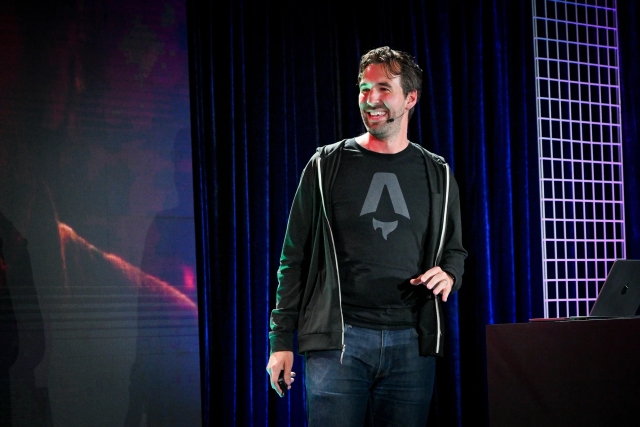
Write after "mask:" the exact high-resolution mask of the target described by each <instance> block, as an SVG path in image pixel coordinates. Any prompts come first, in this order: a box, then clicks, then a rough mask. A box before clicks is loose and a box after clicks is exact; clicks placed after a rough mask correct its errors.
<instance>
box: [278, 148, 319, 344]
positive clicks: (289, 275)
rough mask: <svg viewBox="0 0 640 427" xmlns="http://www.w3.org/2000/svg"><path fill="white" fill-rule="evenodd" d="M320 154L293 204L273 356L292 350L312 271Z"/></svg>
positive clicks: (311, 162) (309, 165)
mask: <svg viewBox="0 0 640 427" xmlns="http://www.w3.org/2000/svg"><path fill="white" fill-rule="evenodd" d="M317 156H318V154H316V155H314V156H313V157H312V158H311V160H309V162H308V163H307V165H306V166H305V168H304V170H303V172H302V176H301V177H300V183H299V185H298V189H297V190H296V194H295V196H294V199H293V203H292V205H291V211H290V212H289V220H288V222H287V230H286V234H285V238H284V243H283V246H282V253H281V255H280V267H279V268H278V275H277V277H278V289H277V291H276V307H275V309H274V310H272V311H271V319H270V328H271V331H270V332H269V343H270V347H271V351H270V352H271V353H273V352H275V351H293V350H294V348H293V333H294V331H295V330H296V329H297V326H298V313H299V311H300V302H301V300H302V295H303V292H304V283H305V281H306V278H307V275H308V269H309V259H310V253H311V238H312V229H313V228H314V222H315V214H316V212H317V209H316V203H317V199H318V197H317V192H318V188H317V187H318V186H317V182H318V180H317V177H316V175H317V172H316V170H315V169H316V168H315V167H314V165H315V161H316V159H317Z"/></svg>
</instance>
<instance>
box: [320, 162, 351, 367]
mask: <svg viewBox="0 0 640 427" xmlns="http://www.w3.org/2000/svg"><path fill="white" fill-rule="evenodd" d="M318 183H319V186H320V200H321V201H322V213H323V214H324V219H325V220H326V221H327V226H328V227H329V237H331V246H332V249H333V257H334V262H335V266H336V279H337V280H338V301H339V303H340V326H341V328H342V352H341V353H340V364H342V357H343V356H344V351H345V349H346V346H345V344H344V316H343V314H342V289H341V287H340V274H339V271H338V255H337V254H336V250H335V249H336V244H335V242H334V240H333V231H332V230H331V224H329V217H328V216H327V208H326V206H325V204H324V192H323V191H322V170H321V168H320V157H318Z"/></svg>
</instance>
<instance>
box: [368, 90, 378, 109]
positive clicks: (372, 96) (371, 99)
mask: <svg viewBox="0 0 640 427" xmlns="http://www.w3.org/2000/svg"><path fill="white" fill-rule="evenodd" d="M379 102H380V92H379V91H377V90H375V89H371V90H370V91H369V94H368V96H367V104H369V105H376V104H378V103H379Z"/></svg>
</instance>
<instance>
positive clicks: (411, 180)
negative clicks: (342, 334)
mask: <svg viewBox="0 0 640 427" xmlns="http://www.w3.org/2000/svg"><path fill="white" fill-rule="evenodd" d="M331 207H332V210H333V212H332V213H333V216H332V217H333V231H334V237H335V244H336V249H337V256H338V265H339V268H340V280H341V288H342V306H343V314H344V319H345V323H348V324H352V325H355V326H361V327H367V328H372V329H401V328H408V327H411V326H415V325H416V320H417V313H416V310H415V305H416V302H417V300H418V295H419V292H418V288H417V287H414V286H413V285H411V284H410V283H409V279H412V278H414V277H416V276H417V275H419V274H420V273H423V271H421V266H422V261H423V256H424V249H423V248H424V243H425V238H426V235H427V224H428V221H429V188H428V184H427V174H426V167H425V163H424V158H423V156H422V153H420V151H419V150H418V149H417V148H416V147H414V146H412V145H409V146H408V147H407V148H406V149H404V150H403V151H401V152H400V153H396V154H382V153H376V152H373V151H369V150H367V149H365V148H363V147H361V146H360V145H359V144H358V143H356V141H355V139H350V140H348V141H347V142H346V145H345V148H344V150H343V153H342V156H341V158H340V166H339V168H338V172H337V175H336V178H335V181H334V183H333V186H332V190H331ZM420 293H424V292H423V290H421V291H420Z"/></svg>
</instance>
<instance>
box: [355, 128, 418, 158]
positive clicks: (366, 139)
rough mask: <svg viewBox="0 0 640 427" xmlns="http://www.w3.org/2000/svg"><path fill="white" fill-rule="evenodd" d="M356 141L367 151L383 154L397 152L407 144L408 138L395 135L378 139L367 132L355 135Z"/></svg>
mask: <svg viewBox="0 0 640 427" xmlns="http://www.w3.org/2000/svg"><path fill="white" fill-rule="evenodd" d="M356 142H357V143H358V144H360V146H361V147H364V148H366V149H367V150H369V151H374V152H376V153H383V154H395V153H399V152H401V151H402V150H404V149H405V148H407V146H408V145H409V140H408V139H407V137H406V136H403V137H401V136H400V135H396V136H395V137H392V138H388V139H379V138H376V137H375V136H374V135H371V134H370V133H369V132H366V133H363V134H362V135H360V136H358V137H356Z"/></svg>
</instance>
